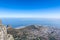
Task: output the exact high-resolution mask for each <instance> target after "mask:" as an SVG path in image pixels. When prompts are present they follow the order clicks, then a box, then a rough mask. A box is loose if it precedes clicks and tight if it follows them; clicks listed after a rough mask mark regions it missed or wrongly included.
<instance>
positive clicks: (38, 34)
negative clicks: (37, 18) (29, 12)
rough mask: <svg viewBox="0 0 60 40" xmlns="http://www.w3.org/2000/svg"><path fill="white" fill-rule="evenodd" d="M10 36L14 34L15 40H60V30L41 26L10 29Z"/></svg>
mask: <svg viewBox="0 0 60 40" xmlns="http://www.w3.org/2000/svg"><path fill="white" fill-rule="evenodd" d="M8 34H12V35H13V37H14V39H15V40H60V29H58V28H53V27H44V26H39V25H29V26H26V27H24V28H20V29H14V28H11V27H9V28H8Z"/></svg>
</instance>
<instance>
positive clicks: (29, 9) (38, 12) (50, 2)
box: [0, 0, 60, 18]
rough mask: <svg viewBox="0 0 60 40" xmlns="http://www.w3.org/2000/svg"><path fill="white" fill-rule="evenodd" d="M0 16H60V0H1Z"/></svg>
mask: <svg viewBox="0 0 60 40" xmlns="http://www.w3.org/2000/svg"><path fill="white" fill-rule="evenodd" d="M0 18H60V0H0Z"/></svg>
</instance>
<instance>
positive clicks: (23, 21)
mask: <svg viewBox="0 0 60 40" xmlns="http://www.w3.org/2000/svg"><path fill="white" fill-rule="evenodd" d="M1 20H2V23H3V24H4V25H11V26H12V27H13V28H17V27H22V26H26V25H48V26H56V27H59V28H60V19H48V18H1Z"/></svg>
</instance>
